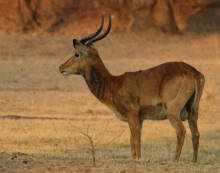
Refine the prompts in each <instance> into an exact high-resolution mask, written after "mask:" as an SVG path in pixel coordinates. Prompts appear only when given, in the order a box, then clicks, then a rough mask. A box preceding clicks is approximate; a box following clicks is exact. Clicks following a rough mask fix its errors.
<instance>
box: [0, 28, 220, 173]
mask: <svg viewBox="0 0 220 173" xmlns="http://www.w3.org/2000/svg"><path fill="white" fill-rule="evenodd" d="M76 37H79V36H76ZM95 47H96V48H97V49H98V50H99V54H100V56H101V57H102V59H103V61H104V63H105V65H106V67H107V68H108V69H109V71H110V72H111V73H112V74H114V75H118V74H122V73H124V72H125V71H136V70H140V69H146V68H150V67H152V66H155V65H158V64H161V63H163V62H168V61H184V62H186V63H189V64H191V65H193V66H194V67H196V68H197V69H198V70H199V71H201V72H202V73H203V74H204V75H205V78H206V84H205V88H204V93H203V96H202V100H201V104H200V113H199V129H200V132H201V142H200V154H199V161H198V163H197V164H192V163H191V158H192V145H191V136H190V132H189V128H188V125H187V123H184V124H185V125H186V128H187V137H186V141H185V144H184V147H183V151H182V155H181V156H182V157H181V160H180V163H179V164H176V163H172V157H173V154H174V151H175V145H176V137H175V132H174V130H173V129H172V127H171V126H170V124H169V122H168V121H167V120H165V121H145V122H144V127H143V133H142V135H143V136H142V154H143V158H142V159H141V160H140V161H132V160H131V159H130V148H129V129H128V127H127V124H126V123H123V122H121V121H119V120H118V119H117V118H116V117H115V115H114V114H113V113H112V112H111V111H110V110H108V108H106V107H105V106H104V105H102V104H101V103H100V102H99V101H98V100H97V99H96V98H95V97H94V96H93V95H92V94H91V93H90V92H89V90H88V88H87V86H86V83H85V81H84V80H83V78H82V77H80V76H68V77H64V76H62V75H61V74H60V73H59V71H58V67H59V65H60V64H61V63H63V62H64V61H65V60H67V58H69V57H70V56H71V54H72V52H73V48H72V36H64V37H61V36H38V37H37V36H30V35H1V36H0V64H1V68H0V81H1V82H0V152H1V153H0V172H116V173H117V172H118V173H136V172H138V173H139V172H219V171H220V166H219V165H220V146H219V142H220V107H219V103H220V97H219V94H220V75H219V72H220V34H219V33H209V34H190V33H188V34H186V35H184V36H183V35H182V36H178V35H173V36H170V35H169V36H168V35H164V34H161V33H156V32H152V33H151V34H149V33H145V32H142V33H136V32H127V33H114V34H110V35H109V36H108V37H107V38H106V39H104V40H102V41H100V42H98V43H96V44H95ZM84 130H89V134H90V135H91V136H92V138H93V140H94V142H95V145H96V157H97V158H96V160H97V161H96V164H97V165H96V167H93V166H91V165H92V163H91V154H90V153H89V147H90V146H89V145H88V141H87V139H86V138H85V137H84V136H82V135H81V134H80V131H84Z"/></svg>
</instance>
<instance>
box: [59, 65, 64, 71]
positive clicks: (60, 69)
mask: <svg viewBox="0 0 220 173" xmlns="http://www.w3.org/2000/svg"><path fill="white" fill-rule="evenodd" d="M61 66H62V65H61ZM61 66H60V67H59V71H60V73H63V72H64V70H63V69H62V68H61Z"/></svg>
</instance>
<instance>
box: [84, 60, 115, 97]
mask: <svg viewBox="0 0 220 173" xmlns="http://www.w3.org/2000/svg"><path fill="white" fill-rule="evenodd" d="M83 76H84V78H85V80H86V83H87V85H88V87H89V89H90V91H91V92H92V93H93V94H94V95H95V96H96V97H97V98H98V99H99V100H103V98H104V95H105V89H106V87H107V83H108V79H110V78H111V77H112V75H111V74H110V73H109V72H108V70H107V69H106V67H105V66H104V64H103V63H101V64H99V65H92V66H91V67H89V69H88V70H87V72H86V73H85V74H84V75H83Z"/></svg>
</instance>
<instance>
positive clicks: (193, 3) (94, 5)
mask: <svg viewBox="0 0 220 173" xmlns="http://www.w3.org/2000/svg"><path fill="white" fill-rule="evenodd" d="M219 8H220V1H219V0H106V1H103V0H93V1H90V0H80V1H76V0H63V1H59V0H13V1H4V0H1V1H0V24H1V26H0V32H1V33H8V34H12V33H56V34H68V33H75V32H76V33H77V34H80V32H82V33H87V32H89V31H90V30H93V29H95V28H96V26H97V22H99V19H100V15H101V14H110V13H111V14H112V17H113V23H114V24H113V28H112V31H123V32H124V31H127V30H134V29H137V30H147V29H153V30H159V31H162V32H169V33H179V32H180V33H183V32H184V31H185V30H188V31H192V32H202V31H203V32H204V31H213V30H219V24H218V25H215V26H213V25H214V23H215V24H216V23H219V22H218V21H219V16H220V14H219V13H220V12H219ZM210 19H211V20H210ZM88 24H89V27H88ZM79 28H80V29H79Z"/></svg>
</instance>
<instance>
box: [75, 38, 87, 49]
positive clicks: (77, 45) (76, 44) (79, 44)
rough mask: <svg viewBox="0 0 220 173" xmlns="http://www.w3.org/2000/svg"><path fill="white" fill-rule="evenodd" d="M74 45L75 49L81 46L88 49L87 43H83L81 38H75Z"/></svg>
mask: <svg viewBox="0 0 220 173" xmlns="http://www.w3.org/2000/svg"><path fill="white" fill-rule="evenodd" d="M73 47H74V48H75V49H79V48H81V49H87V46H86V45H84V44H83V43H81V42H80V41H79V40H77V39H73Z"/></svg>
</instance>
